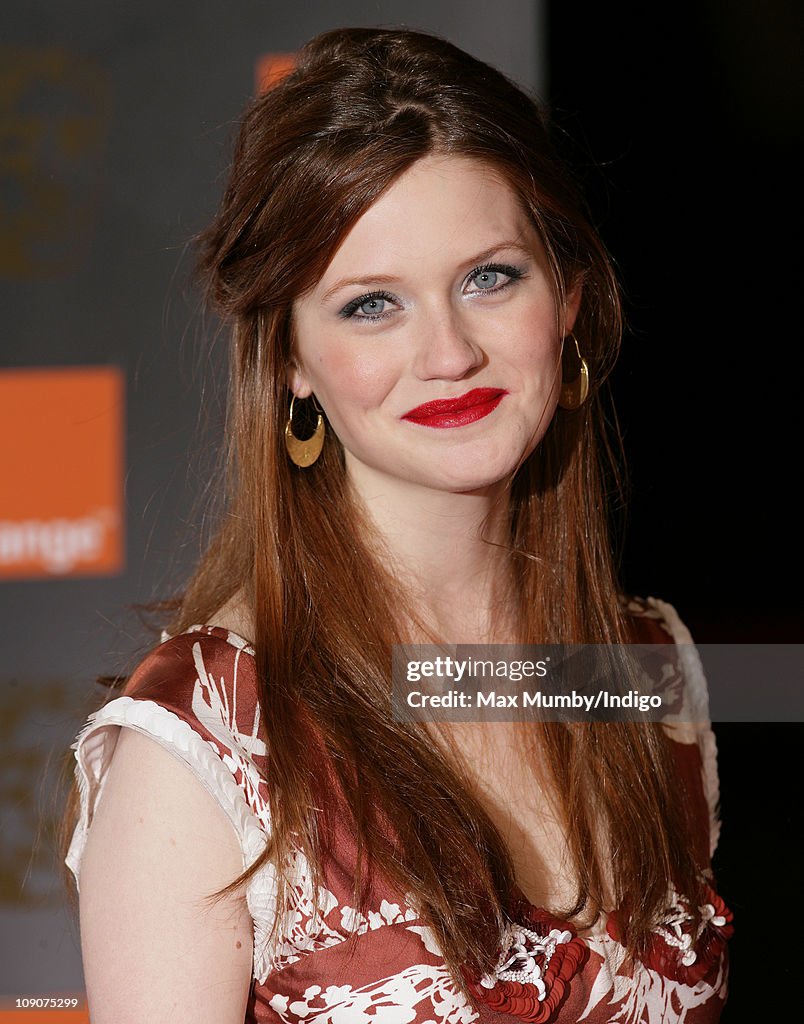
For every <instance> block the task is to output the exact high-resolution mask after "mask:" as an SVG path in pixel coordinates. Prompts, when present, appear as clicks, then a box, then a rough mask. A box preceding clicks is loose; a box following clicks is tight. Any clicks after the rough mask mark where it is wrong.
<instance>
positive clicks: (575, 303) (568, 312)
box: [564, 274, 583, 334]
mask: <svg viewBox="0 0 804 1024" xmlns="http://www.w3.org/2000/svg"><path fill="white" fill-rule="evenodd" d="M582 297H583V276H582V275H581V274H579V275H578V276H577V277H576V279H575V281H574V283H573V285H572V287H571V288H570V290H569V291H568V292H567V300H566V303H565V305H564V329H565V330H566V332H567V334H569V333H570V332H571V331H572V329H573V327H574V326H575V321H576V320H577V318H578V310H579V309H580V308H581V299H582Z"/></svg>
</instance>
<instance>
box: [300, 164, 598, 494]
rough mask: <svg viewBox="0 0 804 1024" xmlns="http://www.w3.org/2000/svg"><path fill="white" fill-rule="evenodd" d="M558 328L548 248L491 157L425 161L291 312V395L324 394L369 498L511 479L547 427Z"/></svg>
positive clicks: (322, 400)
mask: <svg viewBox="0 0 804 1024" xmlns="http://www.w3.org/2000/svg"><path fill="white" fill-rule="evenodd" d="M579 298H580V295H579V292H578V293H576V294H573V295H572V296H571V298H570V302H569V306H568V308H567V310H566V311H564V312H565V321H564V329H565V331H569V330H571V329H572V324H573V321H574V319H575V314H576V312H577V306H578V301H579ZM559 319H560V318H559V316H558V315H557V309H556V302H555V298H554V295H553V290H552V287H551V280H550V277H549V271H548V266H547V259H546V256H545V253H544V248H543V246H542V244H541V241H540V239H539V236H538V234H537V232H536V230H535V228H534V227H533V225H532V223H531V221H530V219H529V217H528V216H527V214H526V213H525V211H524V210H523V209H522V207H521V205H520V203H519V201H518V199H517V197H516V195H515V193H514V192H513V190H512V189H511V187H510V186H509V185H507V184H506V183H504V182H503V180H502V179H501V178H500V177H499V176H498V175H497V174H495V172H494V170H493V169H492V168H490V167H489V166H488V165H487V164H484V163H482V162H479V161H476V160H471V159H468V158H464V157H454V156H448V157H444V156H438V157H436V156H432V157H427V158H425V159H422V160H420V161H419V162H418V163H416V164H414V166H413V167H412V168H411V169H410V170H408V171H407V172H406V173H405V174H404V175H402V177H400V178H399V179H398V180H397V181H396V182H395V183H394V184H393V185H392V186H391V187H390V188H389V189H388V190H387V191H386V192H385V193H384V194H383V195H382V196H381V197H380V199H378V200H377V202H376V203H375V204H374V205H373V206H372V207H371V208H370V209H368V210H367V211H366V213H364V214H363V216H362V217H361V218H360V220H359V221H357V223H356V224H355V226H354V227H353V228H352V230H351V232H350V233H349V235H348V236H347V237H346V239H345V240H344V242H343V244H342V245H341V247H340V248H339V249H338V251H337V252H336V253H335V256H334V257H333V259H332V261H331V263H330V264H329V266H328V267H327V270H326V272H325V273H324V276H323V277H322V278H321V280H320V281H319V282H318V284H317V285H316V286H315V288H313V289H312V290H311V291H310V292H308V293H307V294H305V295H304V296H303V297H302V298H301V299H299V300H297V302H296V303H295V305H294V309H293V323H294V334H295V359H294V363H293V365H292V366H291V367H290V369H289V377H288V379H289V384H290V388H291V390H292V391H293V392H294V394H296V395H297V396H299V397H301V398H304V397H307V396H308V395H310V394H311V393H315V395H316V397H317V399H318V402H319V404H320V405H321V406H322V408H323V409H324V411H325V412H326V415H327V419H328V421H329V424H330V425H331V428H332V429H333V430H334V431H335V433H336V434H337V436H338V438H339V439H340V441H341V443H342V444H343V447H344V450H345V454H346V465H347V470H348V472H349V474H350V476H351V478H352V479H353V481H354V482H355V483H356V484H357V485H358V486H359V487H360V485H361V484H362V485H364V486H368V487H371V486H376V485H377V484H378V483H379V484H380V486H382V482H383V480H385V481H386V482H390V481H389V478H391V479H393V480H394V481H395V482H407V483H408V484H410V485H417V486H424V487H428V488H435V489H437V490H441V491H445V490H446V491H451V492H467V491H477V490H480V489H482V488H487V487H489V486H490V485H492V484H495V483H497V482H499V481H501V480H504V479H507V478H508V477H509V476H510V474H511V473H512V472H513V471H514V470H515V469H516V467H517V466H518V465H519V463H520V461H521V460H522V459H523V458H524V457H525V456H527V455H529V454H530V452H532V451H533V449H534V448H535V447H536V445H537V444H538V443H539V441H540V440H541V439H542V437H543V436H544V434H545V431H546V430H547V427H548V425H549V423H550V420H551V419H552V416H553V414H554V412H555V408H556V404H557V401H558V394H559V386H560V351H561V337H560V334H559Z"/></svg>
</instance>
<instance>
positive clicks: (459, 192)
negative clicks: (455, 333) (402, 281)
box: [320, 156, 541, 288]
mask: <svg viewBox="0 0 804 1024" xmlns="http://www.w3.org/2000/svg"><path fill="white" fill-rule="evenodd" d="M506 241H507V242H518V243H519V244H520V245H527V246H529V247H532V248H538V249H539V250H540V249H541V246H540V243H539V238H538V233H537V232H536V229H535V228H534V226H533V224H532V221H531V219H530V217H529V215H528V214H527V212H526V211H525V209H524V208H523V206H522V203H521V201H520V199H519V197H518V196H517V194H516V193H515V192H514V190H513V189H512V188H511V186H510V185H509V184H508V183H507V182H506V181H505V179H504V178H503V177H502V176H501V174H500V173H499V172H498V171H497V170H496V169H495V168H494V167H492V166H491V165H490V164H487V163H484V162H482V161H479V160H473V159H470V158H467V157H458V156H428V157H425V158H423V159H421V160H419V161H418V162H417V163H415V164H414V165H413V166H412V167H411V168H409V169H408V170H407V171H406V172H405V173H404V174H403V175H401V176H400V177H399V178H398V179H397V180H396V181H395V182H394V183H393V184H392V185H391V186H390V187H389V188H388V189H387V190H386V191H385V192H384V193H383V194H382V196H380V198H379V199H378V200H377V201H376V202H375V203H374V204H373V205H372V206H371V207H369V209H368V210H367V211H366V212H365V213H364V214H363V215H362V216H361V217H360V219H359V220H358V221H357V222H356V223H355V225H354V226H353V227H352V229H351V231H350V232H349V234H348V235H347V236H346V238H345V239H344V241H343V243H342V244H341V246H340V248H339V249H338V250H337V251H336V253H335V255H334V256H333V258H332V260H331V262H330V264H329V266H328V267H327V270H326V271H325V273H324V277H323V278H322V281H321V282H320V286H322V287H323V288H326V287H327V285H328V283H329V282H330V281H332V280H333V279H336V278H338V277H340V276H341V274H342V273H343V272H345V271H347V270H354V269H364V268H365V269H370V270H371V271H372V272H374V273H376V274H384V273H389V274H390V273H394V272H395V271H397V270H398V268H399V265H400V264H405V265H410V264H421V265H425V264H428V263H429V262H430V261H447V262H449V261H453V260H454V261H455V262H457V263H460V262H462V261H465V260H466V259H470V258H471V256H472V255H473V254H474V253H480V252H483V251H485V250H487V249H490V248H492V247H493V246H495V245H498V244H499V243H501V242H506Z"/></svg>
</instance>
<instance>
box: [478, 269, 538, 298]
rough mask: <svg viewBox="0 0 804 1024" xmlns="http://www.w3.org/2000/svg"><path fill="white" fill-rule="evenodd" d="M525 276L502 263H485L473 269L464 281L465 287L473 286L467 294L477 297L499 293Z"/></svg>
mask: <svg viewBox="0 0 804 1024" xmlns="http://www.w3.org/2000/svg"><path fill="white" fill-rule="evenodd" d="M524 276H525V272H524V270H520V269H519V268H518V267H512V266H509V265H508V264H504V263H487V264H485V265H484V266H482V267H475V269H474V270H473V271H472V272H471V274H469V276H468V277H467V279H466V283H467V285H470V284H471V285H474V287H473V288H472V289H471V290H470V291H469V292H468V294H470V295H472V294H474V295H478V294H480V293H481V292H501V291H502V290H503V288H507V287H508V286H509V285H511V284H513V283H514V282H515V281H519V280H521V278H523V277H524Z"/></svg>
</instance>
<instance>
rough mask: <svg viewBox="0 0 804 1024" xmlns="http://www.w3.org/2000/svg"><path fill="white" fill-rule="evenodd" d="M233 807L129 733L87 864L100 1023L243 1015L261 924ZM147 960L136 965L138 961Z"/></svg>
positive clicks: (85, 934)
mask: <svg viewBox="0 0 804 1024" xmlns="http://www.w3.org/2000/svg"><path fill="white" fill-rule="evenodd" d="M242 870H243V857H242V852H241V849H240V844H239V841H238V839H237V836H236V834H235V832H234V829H233V828H232V825H231V823H230V821H229V820H228V819H227V817H226V815H225V813H224V811H223V810H222V809H221V807H220V806H219V805H218V803H217V802H216V801H215V799H214V798H213V797H212V796H211V795H210V793H208V792H207V791H206V789H205V788H204V786H203V785H202V784H201V782H200V781H199V780H198V779H197V778H196V777H195V776H194V775H193V773H192V772H191V771H190V770H189V769H188V767H187V766H186V765H185V764H184V763H183V762H182V761H180V760H179V759H178V758H177V757H175V756H174V755H173V754H171V753H170V752H169V751H168V750H165V749H164V748H162V747H161V746H160V745H159V744H158V743H157V742H156V741H155V740H153V739H151V738H150V737H148V736H146V735H143V734H141V733H138V732H136V731H134V730H132V729H129V728H124V729H121V731H120V733H119V736H118V742H117V747H116V749H115V752H114V755H113V757H112V761H111V763H110V765H109V768H108V772H107V776H106V779H105V783H104V788H103V794H102V797H101V799H100V801H99V803H98V805H97V807H96V809H95V814H94V817H93V820H92V823H91V826H90V829H89V835H88V838H87V845H86V849H85V852H84V857H83V861H82V867H81V889H80V918H81V946H82V952H83V958H84V973H85V978H86V986H87V997H88V1000H89V1006H90V1010H91V1013H92V1020H93V1024H105V1022H112V1021H114V1022H115V1024H140V1022H143V1024H144V1022H145V1021H151V1020H167V1019H168V1018H169V1019H170V1020H175V1021H178V1022H184V1021H186V1022H187V1024H190V1022H191V1021H192V1022H195V1024H197V1022H209V1024H212V1022H213V1021H214V1022H216V1024H233V1022H235V1021H237V1022H242V1020H243V1017H244V1014H245V1007H246V1001H247V996H248V990H249V986H250V982H251V960H252V942H253V940H252V934H251V932H252V922H251V918H250V915H249V913H248V908H247V906H246V902H245V896H244V895H243V891H242V889H241V890H239V891H237V892H236V893H235V894H233V895H230V896H227V897H225V898H223V899H221V900H220V901H218V902H211V901H209V900H207V897H208V896H209V895H211V894H212V893H215V892H217V891H219V890H220V889H222V888H223V887H224V886H226V885H228V884H229V883H230V882H232V881H234V879H235V878H236V877H237V876H238V875H239V874H240V872H241V871H242ZM132 967H135V969H132Z"/></svg>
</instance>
